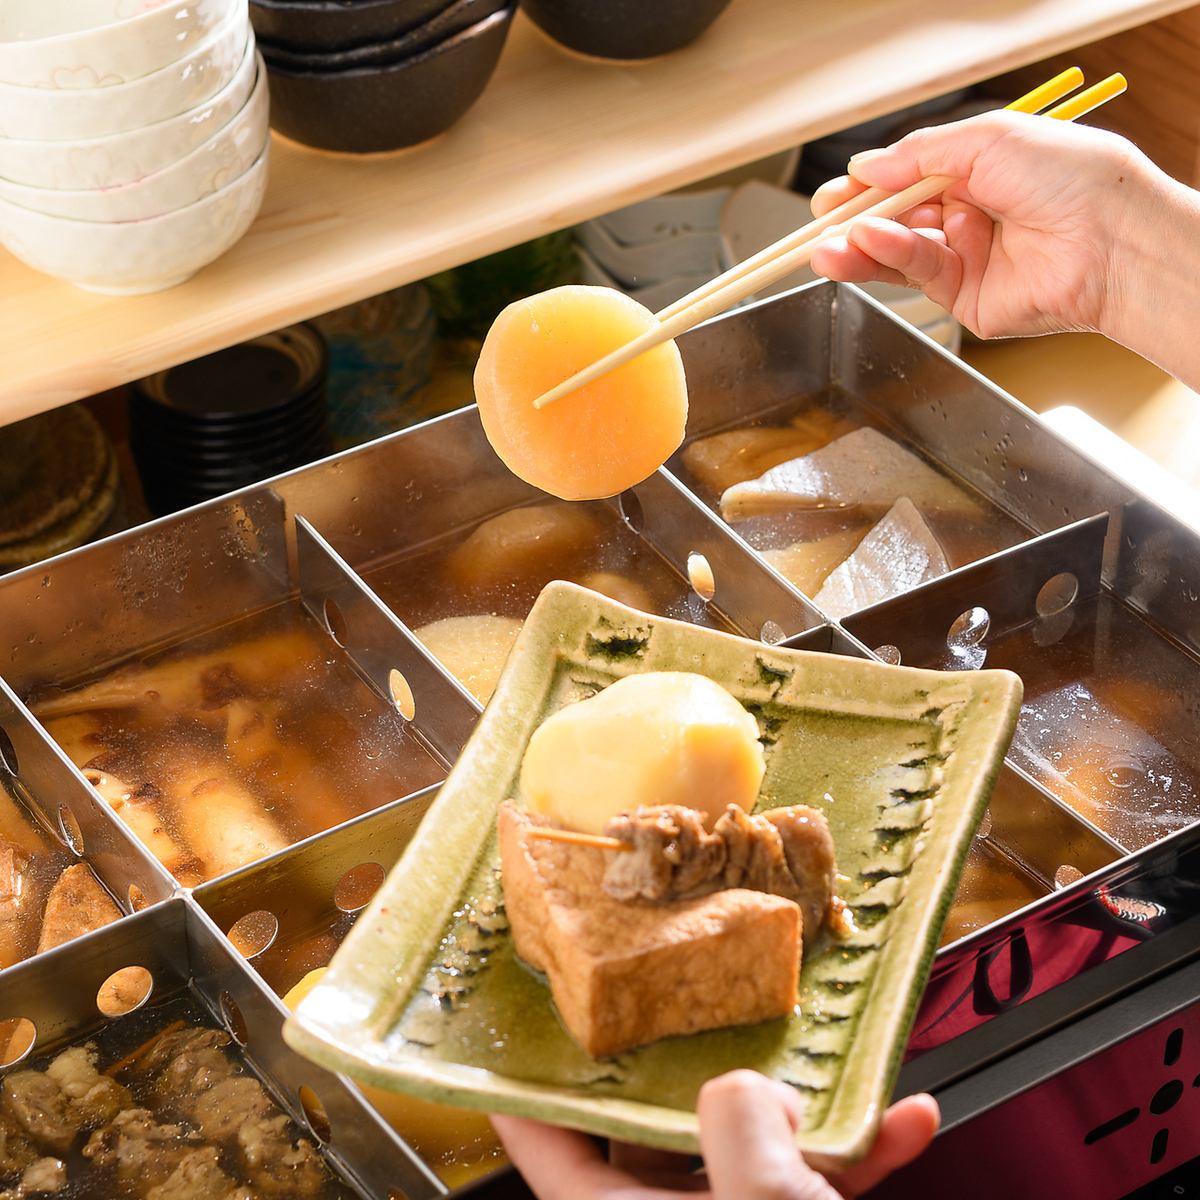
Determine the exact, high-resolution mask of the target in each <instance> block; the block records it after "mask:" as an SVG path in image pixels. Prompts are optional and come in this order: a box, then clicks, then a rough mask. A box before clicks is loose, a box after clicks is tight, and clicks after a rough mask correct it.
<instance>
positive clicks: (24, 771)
mask: <svg viewBox="0 0 1200 1200" xmlns="http://www.w3.org/2000/svg"><path fill="white" fill-rule="evenodd" d="M0 733H2V734H3V736H4V737H5V738H6V739H7V742H8V750H7V751H5V753H3V754H2V755H0V758H4V759H9V758H10V757H11V759H12V761H11V763H10V764H9V765H10V766H11V767H12V768H14V769H13V771H12V778H13V781H14V783H15V785H16V789H17V790H18V792H19V794H20V796H21V798H22V799H23V800H25V801H26V802H27V803H28V805H29V807H30V808H31V809H32V815H33V817H34V818H40V820H41V823H42V824H43V826H44V827H45V828H46V829H47V830H48V831H49V832H50V834H51V836H53V837H54V838H56V839H57V840H58V841H60V842H63V843H64V844H66V845H67V847H68V849H71V850H72V851H73V852H75V853H76V854H77V855H79V856H80V857H81V860H82V861H83V862H86V863H87V864H88V865H89V866H91V867H92V869H93V870H94V871H95V873H96V875H97V876H98V877H99V879H100V881H101V882H102V883H103V884H104V886H105V887H106V888H107V889H108V891H109V892H110V893H111V894H112V896H113V898H114V899H115V900H116V902H117V905H118V906H119V907H120V908H121V909H123V910H124V911H125V912H129V911H131V910H132V909H135V908H138V907H141V906H143V905H145V904H147V903H150V904H152V903H155V902H157V901H159V900H165V899H166V898H167V897H168V896H170V895H171V894H172V893H173V892H174V890H175V882H174V880H173V879H172V878H171V876H170V875H169V874H168V873H167V872H166V871H165V870H164V869H163V868H162V867H161V866H160V865H159V862H158V860H157V859H156V858H154V857H153V855H151V854H150V853H149V852H148V851H146V850H145V849H144V848H143V846H142V844H141V842H139V841H138V840H137V838H135V837H134V836H133V834H132V833H131V832H130V831H129V828H128V826H127V825H126V824H125V823H124V822H123V821H122V820H121V819H120V818H119V817H118V816H117V815H116V813H114V812H113V811H112V809H111V808H110V807H109V805H108V804H106V803H105V802H104V801H103V800H102V799H101V798H100V797H99V796H98V795H97V794H96V792H95V791H94V790H93V788H92V787H91V785H90V784H89V783H88V782H87V781H86V780H85V779H84V777H83V774H82V772H80V771H79V769H78V768H77V767H76V766H75V765H74V764H73V763H72V762H71V760H70V759H69V758H67V756H66V755H65V754H64V753H63V752H62V751H61V750H60V749H59V747H58V745H57V743H56V742H55V741H54V739H53V738H52V737H50V735H49V734H48V733H47V732H46V731H45V730H44V729H43V728H42V727H41V725H39V724H38V722H37V720H36V718H35V717H34V716H33V714H32V713H31V712H30V711H29V709H28V708H26V707H25V705H24V704H22V703H21V700H20V699H19V697H18V696H17V695H16V693H15V692H14V691H13V690H12V689H11V688H10V687H9V686H8V685H7V684H6V683H5V682H4V681H3V680H2V679H0ZM2 773H3V767H0V774H2ZM72 843H75V844H72Z"/></svg>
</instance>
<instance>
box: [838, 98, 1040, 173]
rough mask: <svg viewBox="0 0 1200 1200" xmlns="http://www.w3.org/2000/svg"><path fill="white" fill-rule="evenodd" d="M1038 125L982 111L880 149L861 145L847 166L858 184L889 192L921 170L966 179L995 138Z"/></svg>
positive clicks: (1020, 116)
mask: <svg viewBox="0 0 1200 1200" xmlns="http://www.w3.org/2000/svg"><path fill="white" fill-rule="evenodd" d="M1031 123H1034V124H1031ZM1044 124H1045V119H1044V118H1041V117H1031V116H1028V115H1026V114H1025V113H1015V112H1007V111H1005V110H1003V109H1001V110H1000V111H998V112H989V113H982V114H981V115H979V116H977V117H969V118H968V119H967V120H965V121H955V122H953V123H951V124H949V125H933V126H930V127H929V128H928V129H918V130H915V131H914V132H913V133H910V134H909V135H908V136H907V137H904V138H901V139H900V141H898V142H896V144H895V145H893V146H888V147H887V148H886V149H883V150H864V151H863V152H862V153H861V154H856V155H855V156H854V157H853V158H852V159H851V160H850V163H849V167H848V170H849V172H850V175H851V177H852V178H853V179H856V180H858V182H859V183H863V184H866V185H867V186H869V187H881V188H886V189H887V190H888V191H890V192H896V191H899V190H900V189H901V188H905V187H908V186H909V184H912V183H916V181H917V180H918V179H923V178H924V177H925V176H926V175H953V176H954V177H955V178H956V179H969V178H970V176H971V171H972V169H973V168H974V166H975V163H976V161H977V160H978V159H979V158H980V156H981V155H983V154H984V153H985V152H987V151H988V150H990V149H991V148H992V147H993V146H995V145H996V143H997V142H999V141H1000V140H1001V139H1003V138H1005V137H1007V136H1009V135H1010V134H1013V133H1031V132H1033V131H1034V130H1038V131H1039V132H1040V131H1041V129H1042V127H1043V126H1044Z"/></svg>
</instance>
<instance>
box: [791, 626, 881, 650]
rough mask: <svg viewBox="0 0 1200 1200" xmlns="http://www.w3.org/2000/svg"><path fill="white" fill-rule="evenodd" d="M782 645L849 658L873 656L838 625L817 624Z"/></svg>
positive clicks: (792, 648)
mask: <svg viewBox="0 0 1200 1200" xmlns="http://www.w3.org/2000/svg"><path fill="white" fill-rule="evenodd" d="M783 645H784V646H785V647H786V648H787V649H788V650H817V651H819V652H820V653H822V654H848V655H849V656H850V657H851V658H875V657H876V655H875V654H873V653H872V652H871V651H870V650H868V649H867V647H866V646H864V645H863V644H862V642H860V641H859V640H858V639H857V638H855V637H851V636H850V634H848V633H847V632H846V631H845V630H844V629H842V628H841V627H840V626H838V625H833V624H828V625H819V626H818V627H817V628H816V629H810V630H808V631H807V632H806V633H800V634H797V635H796V636H795V637H790V638H788V640H787V641H786V642H784V643H783Z"/></svg>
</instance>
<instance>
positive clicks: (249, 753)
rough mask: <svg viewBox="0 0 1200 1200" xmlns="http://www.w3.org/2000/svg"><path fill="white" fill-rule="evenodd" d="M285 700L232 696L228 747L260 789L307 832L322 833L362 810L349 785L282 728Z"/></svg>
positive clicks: (236, 763) (231, 757) (246, 776)
mask: <svg viewBox="0 0 1200 1200" xmlns="http://www.w3.org/2000/svg"><path fill="white" fill-rule="evenodd" d="M281 707H282V705H281V704H280V703H279V702H278V701H270V700H244V699H242V700H231V701H230V702H229V703H228V704H227V705H226V706H225V752H226V754H227V755H228V757H229V761H230V762H231V763H233V765H234V766H235V767H237V768H238V769H239V770H240V771H241V773H242V776H243V778H244V779H246V780H247V781H248V782H249V783H250V784H251V786H252V787H254V788H255V790H257V791H260V792H264V793H266V794H269V795H270V796H272V797H274V798H276V799H277V800H278V801H279V802H280V806H281V807H283V808H285V809H286V811H288V812H289V813H290V814H291V816H292V819H293V821H294V822H295V824H296V825H297V826H299V828H300V829H302V830H303V831H304V832H305V834H306V835H307V834H313V833H320V832H322V831H323V830H325V829H329V828H331V827H332V826H334V825H340V824H341V823H342V822H343V821H348V820H349V819H350V818H351V817H354V816H357V815H358V812H357V810H356V809H355V808H354V806H353V805H352V804H350V803H348V801H347V798H346V794H345V789H343V788H339V787H338V786H337V784H336V782H335V781H334V780H333V779H332V778H330V776H329V773H328V772H327V771H326V769H325V767H324V765H323V764H322V763H321V762H320V760H319V759H318V758H317V756H316V755H315V754H313V753H311V752H310V751H309V750H308V748H307V747H306V746H305V745H304V744H303V743H302V742H301V741H300V740H299V739H298V738H295V737H293V738H290V739H289V740H288V741H286V742H285V741H284V740H283V738H282V736H281V735H280V733H279V711H280V709H281Z"/></svg>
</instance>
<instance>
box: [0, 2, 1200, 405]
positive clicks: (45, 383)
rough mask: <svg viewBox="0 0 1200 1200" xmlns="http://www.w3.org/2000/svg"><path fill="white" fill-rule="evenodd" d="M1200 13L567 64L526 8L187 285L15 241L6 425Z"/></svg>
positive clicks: (772, 11) (800, 11)
mask: <svg viewBox="0 0 1200 1200" xmlns="http://www.w3.org/2000/svg"><path fill="white" fill-rule="evenodd" d="M1186 7H1188V3H1187V2H1186V0H1184V2H1182V3H1181V2H1180V0H1090V2H1089V3H1086V4H1084V3H1080V0H971V3H969V4H958V5H947V4H946V3H945V0H904V2H903V3H901V2H900V0H855V3H853V4H840V3H822V2H819V0H735V3H734V4H733V5H732V6H731V7H730V9H729V10H728V11H727V12H726V13H725V15H724V16H723V17H722V18H721V19H720V20H719V21H718V22H717V24H716V25H714V26H713V28H712V29H711V30H710V32H709V33H708V34H707V35H706V36H705V37H704V38H703V39H701V41H700V42H699V43H697V44H696V45H695V46H694V47H692V48H690V49H689V50H687V51H685V52H683V53H680V54H677V55H673V56H670V57H668V58H665V59H662V60H660V61H657V62H652V63H648V64H644V65H642V66H636V67H615V66H610V65H603V64H597V63H590V62H584V61H580V60H577V59H574V58H571V57H568V56H567V55H565V54H563V53H561V52H560V51H559V50H558V49H557V48H555V47H554V46H552V45H550V44H548V43H547V42H546V41H545V40H544V39H543V38H542V37H541V35H540V34H539V33H538V32H537V31H536V30H535V29H533V28H532V27H531V26H530V25H529V23H528V22H527V21H526V20H525V19H524V18H523V17H519V18H518V20H517V22H516V23H515V25H514V27H513V31H512V34H511V37H510V39H509V44H508V46H507V48H506V50H505V53H504V57H503V59H502V61H501V64H500V68H499V70H498V71H497V73H496V76H495V78H494V79H493V80H492V82H491V84H490V86H489V88H488V90H487V92H486V93H485V94H484V96H483V98H482V100H481V101H480V102H479V104H478V105H477V106H476V107H475V109H473V110H472V111H471V112H470V113H469V114H468V115H467V117H466V118H464V120H463V121H462V122H460V124H459V125H458V126H456V127H455V128H454V129H452V130H451V131H450V132H449V133H448V134H447V135H445V136H444V137H443V138H441V139H440V140H439V141H437V142H434V143H431V144H430V145H428V146H425V147H420V148H417V149H415V150H412V151H408V152H404V153H400V154H395V155H387V156H380V157H377V158H373V159H365V160H364V159H356V158H352V157H348V156H336V155H326V154H320V153H317V152H314V151H310V150H306V149H303V148H301V147H298V146H295V145H292V144H290V143H288V142H286V141H283V140H281V139H279V138H276V140H275V146H274V150H273V155H274V157H273V160H272V167H271V183H270V188H269V190H268V194H267V198H266V202H265V204H264V206H263V210H262V213H261V214H260V216H259V218H258V220H257V221H256V222H255V224H254V226H253V227H252V228H251V230H250V232H249V233H248V234H247V236H246V237H245V238H244V239H243V240H242V242H241V243H239V244H238V245H237V246H236V247H235V248H234V249H233V250H232V251H230V253H229V254H227V255H226V256H225V257H224V258H223V259H221V260H220V261H218V262H217V263H214V264H213V265H212V266H211V267H209V268H207V269H206V270H204V271H203V272H201V273H200V274H199V275H198V276H196V277H195V278H194V279H192V280H190V281H189V282H188V283H185V284H183V285H182V286H180V287H178V288H175V289H173V290H171V291H168V292H162V293H159V294H158V295H153V296H144V297H133V298H108V297H99V296H92V295H89V294H87V293H85V292H80V291H77V290H76V289H74V288H72V287H70V286H69V285H66V284H63V283H60V282H58V281H55V280H52V279H49V278H46V277H44V276H41V275H38V274H36V273H35V272H33V271H30V270H28V269H27V268H25V267H23V266H22V265H21V264H19V263H17V262H16V261H15V260H13V259H12V258H11V257H9V256H7V255H4V254H3V253H0V423H2V422H4V421H12V420H17V419H19V418H20V417H23V416H28V415H30V414H32V413H35V412H38V411H41V410H44V409H47V408H51V407H53V406H55V405H57V404H63V403H66V402H67V401H70V400H74V399H77V398H79V397H81V396H85V395H89V394H91V393H94V392H98V391H101V390H103V389H104V388H107V387H112V386H114V385H116V384H119V383H124V382H127V381H128V380H131V379H136V378H138V377H139V376H142V375H145V374H148V373H149V372H151V371H155V370H159V369H161V368H163V367H166V366H170V365H172V364H174V363H177V362H182V361H185V360H186V359H189V358H193V357H195V356H196V355H199V354H204V353H208V352H210V351H212V350H216V349H219V348H220V347H222V346H226V345H230V344H232V343H234V342H236V341H238V340H240V339H242V338H245V337H250V336H254V335H256V334H259V333H263V332H265V331H267V330H269V329H274V328H277V327H279V326H281V325H284V324H287V323H289V322H291V321H295V320H300V319H303V318H305V317H310V316H314V315H316V314H318V313H321V312H325V311H327V310H329V309H331V308H336V307H338V306H340V305H343V304H348V303H351V302H353V301H355V300H359V299H362V298H363V297H365V296H369V295H373V294H375V293H377V292H380V291H384V290H386V289H387V288H390V287H395V286H398V285H399V284H402V283H405V282H408V281H410V280H413V279H419V278H421V277H423V276H425V275H428V274H430V273H432V272H434V271H438V270H441V269H443V268H445V267H449V266H453V265H455V264H457V263H461V262H465V261H467V260H469V259H472V258H476V257H478V256H480V255H482V254H486V253H489V252H491V251H493V250H497V249H500V248H502V247H504V246H509V245H513V244H515V243H517V242H520V241H523V240H525V239H527V238H530V237H534V236H536V235H538V234H541V233H546V232H548V231H550V230H553V229H559V228H562V227H564V226H566V225H570V224H573V223H574V222H577V221H580V220H584V219H586V218H588V217H591V216H595V215H596V214H597V213H600V212H604V211H607V210H609V209H611V208H615V207H618V206H620V205H622V204H627V203H630V202H632V201H635V200H639V199H642V198H644V197H646V196H650V195H653V194H655V193H657V192H660V191H663V190H665V189H668V188H671V187H676V186H679V185H681V184H684V183H688V182H691V181H693V180H696V179H700V178H703V177H704V176H705V175H708V174H712V173H714V172H716V171H719V170H723V169H725V168H727V167H730V166H734V165H737V164H740V163H743V162H748V161H750V160H751V159H754V158H758V157H762V156H764V155H767V154H770V153H773V152H775V151H777V150H780V149H783V148H785V147H787V146H789V145H793V144H795V143H797V142H801V141H804V140H806V139H808V138H812V137H817V136H821V135H823V134H825V133H829V132H831V131H833V130H836V129H840V128H843V127H845V126H847V125H850V124H853V123H855V122H858V121H862V120H866V119H868V118H870V117H874V116H877V115H879V114H881V113H884V112H887V111H890V110H892V109H895V108H898V107H901V106H904V105H907V104H911V103H915V102H917V101H920V100H924V99H927V98H928V97H930V96H933V95H937V94H939V93H941V92H945V91H948V90H951V89H953V88H956V87H961V86H964V85H966V84H970V83H974V82H977V81H979V80H981V79H984V78H987V77H990V76H992V75H995V74H997V73H999V72H1002V71H1006V70H1010V69H1013V68H1015V67H1018V66H1021V65H1024V64H1026V63H1029V62H1033V61H1036V60H1038V59H1041V58H1044V57H1046V56H1048V55H1050V54H1053V53H1056V52H1059V51H1062V50H1064V49H1067V48H1070V47H1072V46H1076V45H1079V44H1081V43H1084V42H1090V41H1094V40H1096V39H1098V38H1100V37H1104V36H1107V35H1109V34H1112V33H1116V32H1119V31H1121V30H1124V29H1128V28H1131V27H1133V26H1135V25H1140V24H1143V23H1145V22H1148V21H1153V20H1155V19H1157V18H1159V17H1161V16H1163V15H1165V14H1168V13H1172V12H1176V11H1178V10H1181V9H1183V8H1186ZM1135 86H1136V81H1135Z"/></svg>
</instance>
